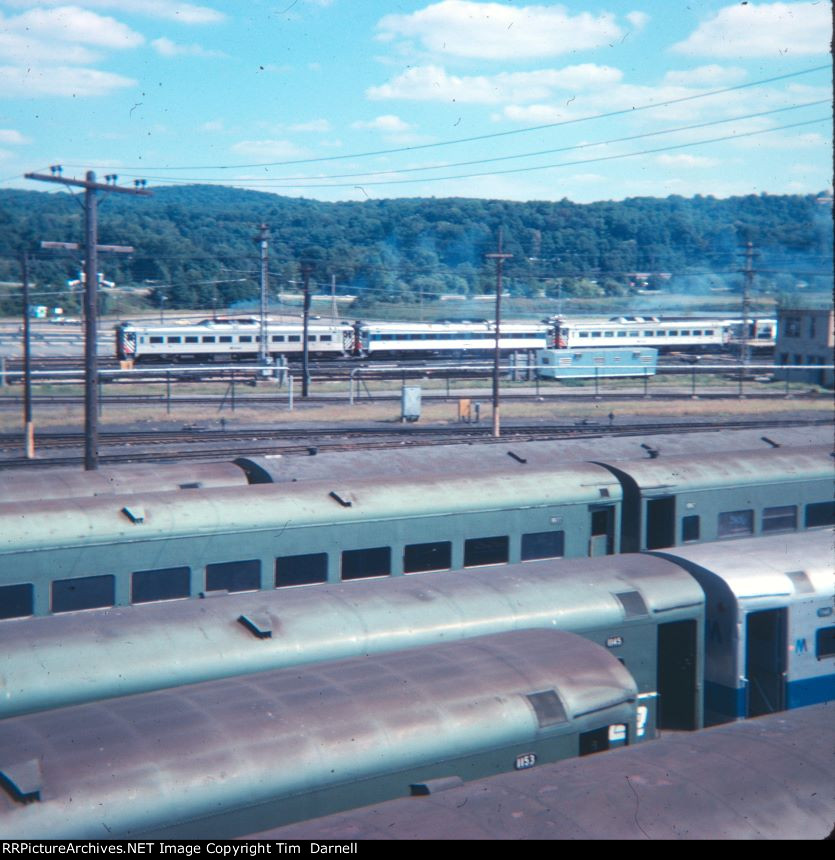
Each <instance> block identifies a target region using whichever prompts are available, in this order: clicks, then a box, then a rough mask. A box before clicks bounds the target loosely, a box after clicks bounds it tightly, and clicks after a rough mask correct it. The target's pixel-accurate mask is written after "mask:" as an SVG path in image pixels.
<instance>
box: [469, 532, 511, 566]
mask: <svg viewBox="0 0 835 860" xmlns="http://www.w3.org/2000/svg"><path fill="white" fill-rule="evenodd" d="M509 545H510V541H509V539H508V538H507V536H506V535H497V536H495V537H484V538H470V540H465V541H464V567H478V566H479V565H482V564H507V561H508V547H509Z"/></svg>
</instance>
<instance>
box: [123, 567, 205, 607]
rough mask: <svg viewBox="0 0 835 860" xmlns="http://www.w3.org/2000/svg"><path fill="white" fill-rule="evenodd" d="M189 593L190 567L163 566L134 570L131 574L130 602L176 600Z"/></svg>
mask: <svg viewBox="0 0 835 860" xmlns="http://www.w3.org/2000/svg"><path fill="white" fill-rule="evenodd" d="M190 594H191V568H190V567H163V568H160V569H159V570H135V571H134V572H133V573H132V574H131V582H130V602H131V603H151V602H152V601H155V600H176V599H177V598H179V597H188V596H189V595H190Z"/></svg>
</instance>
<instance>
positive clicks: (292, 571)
mask: <svg viewBox="0 0 835 860" xmlns="http://www.w3.org/2000/svg"><path fill="white" fill-rule="evenodd" d="M327 580H328V554H327V553H326V552H313V553H308V554H306V555H283V556H280V557H279V558H277V559H276V560H275V587H276V588H285V587H287V586H290V585H311V584H312V583H314V582H327Z"/></svg>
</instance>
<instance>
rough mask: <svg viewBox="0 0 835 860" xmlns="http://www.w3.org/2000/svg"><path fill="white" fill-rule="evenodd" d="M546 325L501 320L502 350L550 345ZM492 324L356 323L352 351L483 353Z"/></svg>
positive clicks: (492, 341)
mask: <svg viewBox="0 0 835 860" xmlns="http://www.w3.org/2000/svg"><path fill="white" fill-rule="evenodd" d="M549 332H550V326H548V325H545V324H543V323H502V325H501V327H500V332H499V348H500V349H501V350H503V351H507V352H510V351H524V350H535V349H544V348H545V347H547V346H550V345H551V343H550V336H549ZM495 345H496V326H495V324H494V323H491V322H481V323H359V324H358V325H357V344H356V351H357V352H358V353H359V354H360V355H365V356H373V355H407V356H410V355H411V356H421V355H439V354H440V355H443V354H461V353H470V354H477V353H487V352H490V351H491V350H493V349H495Z"/></svg>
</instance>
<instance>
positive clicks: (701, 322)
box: [550, 316, 730, 353]
mask: <svg viewBox="0 0 835 860" xmlns="http://www.w3.org/2000/svg"><path fill="white" fill-rule="evenodd" d="M550 322H551V324H552V325H553V327H554V340H555V343H554V345H555V346H556V347H557V348H558V349H563V348H566V349H570V348H574V347H586V348H590V347H601V346H604V347H610V346H616V347H633V346H646V347H655V348H656V349H658V350H659V352H662V353H664V352H670V351H673V350H684V351H686V350H695V351H698V352H720V351H721V350H724V349H726V348H727V346H728V342H729V337H730V335H729V331H728V327H727V326H726V324H725V323H724V322H723V321H722V320H718V319H697V318H691V319H685V318H676V319H663V318H659V317H640V316H636V317H612V318H611V319H607V320H604V319H601V320H586V319H582V320H581V319H572V320H569V319H566V318H565V317H553V318H552V319H551V320H550Z"/></svg>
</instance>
